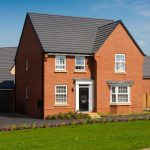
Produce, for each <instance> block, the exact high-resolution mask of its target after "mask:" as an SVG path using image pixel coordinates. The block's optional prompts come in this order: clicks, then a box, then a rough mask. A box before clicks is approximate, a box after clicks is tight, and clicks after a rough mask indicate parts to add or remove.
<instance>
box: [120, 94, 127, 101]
mask: <svg viewBox="0 0 150 150" xmlns="http://www.w3.org/2000/svg"><path fill="white" fill-rule="evenodd" d="M118 102H119V103H124V102H125V103H126V102H128V94H119V95H118Z"/></svg>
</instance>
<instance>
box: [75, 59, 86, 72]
mask: <svg viewBox="0 0 150 150" xmlns="http://www.w3.org/2000/svg"><path fill="white" fill-rule="evenodd" d="M75 59H76V61H75V62H76V64H75V69H76V70H84V69H85V64H84V61H85V57H81V56H77V57H75Z"/></svg>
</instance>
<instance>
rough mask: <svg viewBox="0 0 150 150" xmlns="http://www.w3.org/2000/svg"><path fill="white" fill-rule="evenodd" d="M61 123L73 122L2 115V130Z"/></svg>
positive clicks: (0, 114) (15, 114)
mask: <svg viewBox="0 0 150 150" xmlns="http://www.w3.org/2000/svg"><path fill="white" fill-rule="evenodd" d="M61 122H64V123H68V122H71V120H63V121H62V120H42V119H35V118H32V117H30V116H27V115H23V114H18V113H4V114H3V113H0V128H4V127H11V126H12V125H16V126H20V125H23V124H28V125H31V124H37V125H41V124H46V125H51V124H57V123H58V124H59V123H61Z"/></svg>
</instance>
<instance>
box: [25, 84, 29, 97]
mask: <svg viewBox="0 0 150 150" xmlns="http://www.w3.org/2000/svg"><path fill="white" fill-rule="evenodd" d="M28 91H29V87H28V86H26V87H25V99H26V100H27V99H28V98H29V96H28Z"/></svg>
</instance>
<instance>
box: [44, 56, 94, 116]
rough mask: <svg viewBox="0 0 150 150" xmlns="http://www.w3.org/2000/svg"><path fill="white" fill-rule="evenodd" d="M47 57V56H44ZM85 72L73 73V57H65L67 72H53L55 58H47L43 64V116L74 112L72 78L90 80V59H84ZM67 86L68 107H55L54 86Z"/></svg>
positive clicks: (73, 85) (73, 84)
mask: <svg viewBox="0 0 150 150" xmlns="http://www.w3.org/2000/svg"><path fill="white" fill-rule="evenodd" d="M45 57H47V55H46V56H45ZM85 62H86V64H85V66H86V72H84V73H83V72H82V73H77V72H76V73H75V72H74V70H75V57H74V56H66V70H67V72H64V73H61V72H55V56H48V57H47V59H46V60H45V62H44V116H45V117H46V116H47V115H48V114H54V113H59V112H68V111H75V89H74V88H75V83H74V82H73V81H74V80H73V79H74V78H88V79H90V78H92V72H93V71H92V57H90V56H88V57H86V61H85ZM57 84H63V85H67V88H68V93H67V102H68V106H55V85H57Z"/></svg>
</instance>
